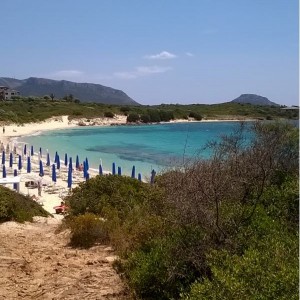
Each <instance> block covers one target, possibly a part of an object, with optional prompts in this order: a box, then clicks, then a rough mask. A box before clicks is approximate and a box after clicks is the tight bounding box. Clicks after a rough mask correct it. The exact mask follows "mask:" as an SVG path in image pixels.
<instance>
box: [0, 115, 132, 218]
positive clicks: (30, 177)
mask: <svg viewBox="0 0 300 300" xmlns="http://www.w3.org/2000/svg"><path fill="white" fill-rule="evenodd" d="M112 123H113V124H123V123H126V117H125V116H116V117H115V118H97V119H94V120H93V123H92V124H90V123H89V122H87V121H86V120H84V119H80V120H73V121H69V119H68V116H60V117H53V118H51V119H48V120H46V121H44V122H40V123H28V124H24V125H17V124H9V125H5V126H3V128H4V130H1V131H0V141H1V143H2V145H3V148H4V149H6V148H7V145H9V149H10V151H12V149H13V147H14V146H16V148H17V149H16V151H17V155H14V164H13V167H12V168H9V161H8V158H9V152H7V153H6V161H5V166H6V170H7V178H9V177H13V170H14V169H17V168H18V155H22V149H23V145H22V144H18V142H17V137H23V136H26V135H32V134H37V133H39V132H42V131H49V130H59V129H68V128H74V127H77V126H86V125H98V126H105V125H106V126H108V125H110V124H112ZM0 156H1V158H2V151H1V154H0ZM22 156H23V168H22V169H21V170H20V171H18V176H20V178H21V182H20V189H19V190H20V193H22V194H24V195H29V196H32V197H37V198H38V202H40V203H41V204H42V205H43V207H44V209H46V210H47V211H48V212H50V213H52V214H53V213H55V210H54V209H53V207H54V206H57V205H60V203H61V201H62V200H63V198H64V197H65V196H66V195H67V193H68V192H69V189H68V188H67V168H66V167H65V166H64V165H63V164H62V167H61V169H60V171H58V172H57V182H56V184H55V186H53V187H52V185H53V183H52V178H51V174H52V173H51V169H50V168H49V169H47V167H44V171H45V175H44V177H43V179H42V182H43V188H42V194H41V196H40V197H39V196H38V189H37V187H34V188H28V187H26V186H25V182H28V181H32V182H37V181H38V180H40V177H39V156H38V153H34V155H33V156H31V164H32V170H31V172H30V173H27V169H26V166H27V160H26V157H24V155H22ZM41 159H42V161H43V165H44V166H45V165H46V156H45V155H44V156H43V157H42V158H41ZM89 174H90V177H92V176H95V175H96V172H94V173H93V171H92V170H89ZM0 178H2V168H1V175H0ZM84 180H85V179H84V177H83V172H79V171H74V172H73V183H72V188H74V187H76V186H77V185H78V183H79V182H81V181H84ZM7 186H8V187H10V188H13V185H12V184H8V185H7ZM56 217H57V218H62V217H61V216H60V215H59V216H57V215H56Z"/></svg>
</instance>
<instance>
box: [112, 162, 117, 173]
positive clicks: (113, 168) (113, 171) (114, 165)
mask: <svg viewBox="0 0 300 300" xmlns="http://www.w3.org/2000/svg"><path fill="white" fill-rule="evenodd" d="M112 174H113V175H116V164H115V163H114V162H113V164H112Z"/></svg>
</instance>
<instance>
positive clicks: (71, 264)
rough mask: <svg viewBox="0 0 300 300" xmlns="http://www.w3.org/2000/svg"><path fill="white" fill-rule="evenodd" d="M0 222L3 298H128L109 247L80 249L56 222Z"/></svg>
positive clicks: (0, 270) (0, 261)
mask: <svg viewBox="0 0 300 300" xmlns="http://www.w3.org/2000/svg"><path fill="white" fill-rule="evenodd" d="M38 221H39V222H38V223H31V224H17V223H14V222H7V223H4V224H1V225H0V272H1V275H0V299H1V300H2V299H72V300H73V299H129V296H128V295H127V294H126V292H125V290H126V289H125V287H124V285H123V283H122V281H121V280H120V278H119V277H118V275H117V274H116V272H115V271H114V269H113V268H112V266H111V261H112V260H113V259H114V256H113V252H112V251H111V249H110V248H109V247H107V246H96V247H93V248H91V249H89V250H75V249H72V248H70V247H68V246H66V244H67V239H68V233H67V232H62V233H59V234H55V229H56V228H57V221H56V220H55V219H52V220H49V219H45V218H38Z"/></svg>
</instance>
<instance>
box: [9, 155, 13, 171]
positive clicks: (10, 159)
mask: <svg viewBox="0 0 300 300" xmlns="http://www.w3.org/2000/svg"><path fill="white" fill-rule="evenodd" d="M12 166H13V154H12V152H10V154H9V167H10V168H12Z"/></svg>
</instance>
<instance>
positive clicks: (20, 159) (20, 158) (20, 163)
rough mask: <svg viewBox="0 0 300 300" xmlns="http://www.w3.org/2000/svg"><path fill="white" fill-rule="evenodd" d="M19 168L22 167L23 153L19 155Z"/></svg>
mask: <svg viewBox="0 0 300 300" xmlns="http://www.w3.org/2000/svg"><path fill="white" fill-rule="evenodd" d="M18 169H19V170H21V169H22V156H21V155H19V163H18Z"/></svg>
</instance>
